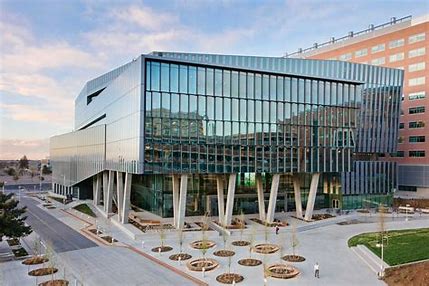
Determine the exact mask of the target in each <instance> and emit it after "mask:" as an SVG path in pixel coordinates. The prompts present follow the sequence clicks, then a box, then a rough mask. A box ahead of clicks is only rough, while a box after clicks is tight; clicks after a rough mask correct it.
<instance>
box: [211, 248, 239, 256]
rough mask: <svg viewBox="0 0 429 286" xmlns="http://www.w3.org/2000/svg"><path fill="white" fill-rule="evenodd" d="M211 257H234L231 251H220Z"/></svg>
mask: <svg viewBox="0 0 429 286" xmlns="http://www.w3.org/2000/svg"><path fill="white" fill-rule="evenodd" d="M213 255H215V256H219V257H230V256H234V255H235V252H234V251H232V250H227V249H221V250H216V251H215V252H213Z"/></svg>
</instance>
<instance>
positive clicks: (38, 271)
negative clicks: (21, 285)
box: [28, 267, 58, 276]
mask: <svg viewBox="0 0 429 286" xmlns="http://www.w3.org/2000/svg"><path fill="white" fill-rule="evenodd" d="M57 272H58V269H57V268H54V267H45V268H38V269H34V270H31V271H30V272H28V275H30V276H44V275H52V274H54V273H57Z"/></svg>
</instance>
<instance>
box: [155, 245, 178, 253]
mask: <svg viewBox="0 0 429 286" xmlns="http://www.w3.org/2000/svg"><path fill="white" fill-rule="evenodd" d="M160 250H161V251H160ZM171 250H173V247H171V246H157V247H154V248H152V251H153V252H167V251H171Z"/></svg>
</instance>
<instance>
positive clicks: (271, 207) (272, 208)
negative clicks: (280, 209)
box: [267, 174, 280, 223]
mask: <svg viewBox="0 0 429 286" xmlns="http://www.w3.org/2000/svg"><path fill="white" fill-rule="evenodd" d="M279 182H280V174H275V175H273V181H272V182H271V191H270V201H269V203H268V211H267V222H269V223H272V222H273V220H274V214H275V212H276V202H277V193H278V190H279Z"/></svg>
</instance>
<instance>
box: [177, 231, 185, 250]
mask: <svg viewBox="0 0 429 286" xmlns="http://www.w3.org/2000/svg"><path fill="white" fill-rule="evenodd" d="M177 234H178V236H179V254H182V248H183V241H184V240H185V233H184V231H183V228H180V229H179V232H178V233H177Z"/></svg>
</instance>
